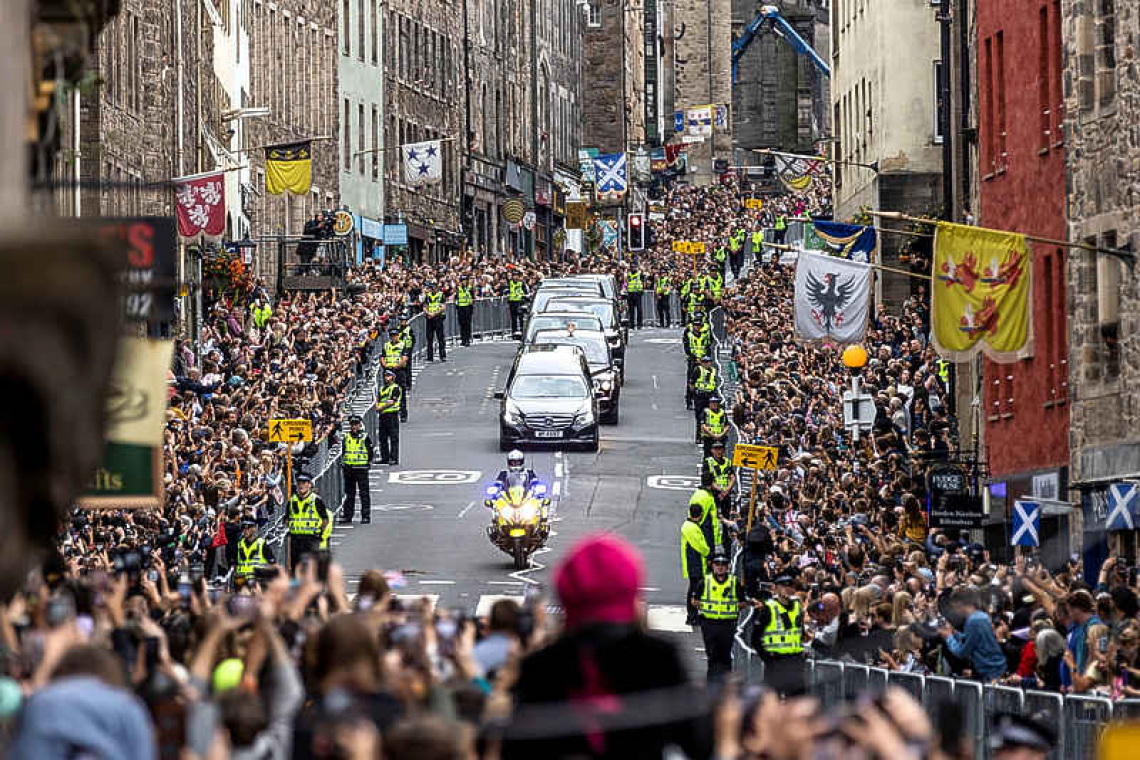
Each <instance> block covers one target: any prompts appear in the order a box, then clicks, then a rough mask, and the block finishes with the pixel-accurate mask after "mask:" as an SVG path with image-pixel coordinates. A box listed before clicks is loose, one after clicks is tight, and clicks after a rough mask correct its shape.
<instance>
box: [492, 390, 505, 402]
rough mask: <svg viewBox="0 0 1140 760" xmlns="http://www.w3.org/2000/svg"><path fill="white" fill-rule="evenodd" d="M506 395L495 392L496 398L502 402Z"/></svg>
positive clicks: (501, 392)
mask: <svg viewBox="0 0 1140 760" xmlns="http://www.w3.org/2000/svg"><path fill="white" fill-rule="evenodd" d="M506 395H507V394H505V393H504V392H503V391H495V398H497V399H499V400H500V401H501V400H503V399H504V398H505V397H506Z"/></svg>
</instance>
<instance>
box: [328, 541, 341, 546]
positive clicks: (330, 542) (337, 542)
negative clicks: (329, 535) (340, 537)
mask: <svg viewBox="0 0 1140 760" xmlns="http://www.w3.org/2000/svg"><path fill="white" fill-rule="evenodd" d="M329 546H340V541H329Z"/></svg>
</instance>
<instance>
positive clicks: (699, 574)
mask: <svg viewBox="0 0 1140 760" xmlns="http://www.w3.org/2000/svg"><path fill="white" fill-rule="evenodd" d="M703 512H704V509H703V508H702V507H701V505H700V504H690V505H689V517H688V519H686V520H685V522H684V523H682V524H681V577H682V578H684V579H685V580H686V581H688V583H689V588H688V590H687V591H686V592H685V612H686V613H687V614H686V615H685V625H696V624H697V623H699V622H700V619H699V618H698V617H697V610H698V609H699V608H700V603H701V588H702V585H701V584H702V582H703V581H704V578H705V572H706V571H707V570H708V567H707V565H708V557H709V550H710V547H709V544H708V541H707V540H706V539H705V534H704V532H703V531H702V530H701V518H702V517H703V516H704V515H703Z"/></svg>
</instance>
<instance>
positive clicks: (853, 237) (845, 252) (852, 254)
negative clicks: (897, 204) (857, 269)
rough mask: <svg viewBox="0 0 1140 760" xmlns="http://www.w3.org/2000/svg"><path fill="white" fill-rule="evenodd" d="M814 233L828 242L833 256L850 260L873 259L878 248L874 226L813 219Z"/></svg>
mask: <svg viewBox="0 0 1140 760" xmlns="http://www.w3.org/2000/svg"><path fill="white" fill-rule="evenodd" d="M812 227H813V228H814V230H815V234H816V235H817V236H819V238H820V239H822V240H824V241H825V242H826V243H828V246H829V250H830V251H831V253H832V254H833V255H835V256H840V257H842V258H845V259H851V260H852V261H860V262H869V261H873V260H874V259H875V257H876V253H877V251H878V249H879V235H878V232H876V230H875V228H874V227H863V226H861V225H858V224H842V223H840V222H827V221H821V220H815V221H813V222H812Z"/></svg>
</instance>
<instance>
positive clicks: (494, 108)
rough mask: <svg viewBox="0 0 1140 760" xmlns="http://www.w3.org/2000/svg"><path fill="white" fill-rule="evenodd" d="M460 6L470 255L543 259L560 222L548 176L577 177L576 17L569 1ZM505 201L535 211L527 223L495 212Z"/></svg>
mask: <svg viewBox="0 0 1140 760" xmlns="http://www.w3.org/2000/svg"><path fill="white" fill-rule="evenodd" d="M466 8H467V19H466V24H465V27H464V28H465V33H466V37H465V40H466V48H465V51H464V60H463V61H462V63H463V65H464V71H465V72H466V73H465V74H464V79H465V84H464V87H463V91H464V92H463V96H462V99H461V100H460V105H461V107H462V108H463V122H464V123H465V124H466V132H467V152H466V155H465V156H464V162H465V163H464V167H463V168H464V171H463V187H462V192H463V196H462V204H463V228H464V232H465V233H466V236H467V241H468V243H469V245H470V246H471V247H472V248H474V249H475V250H478V251H482V252H488V253H509V254H526V255H536V256H540V257H543V256H547V255H549V254H550V253H551V252H552V251H553V249H554V247H555V241H554V232H555V228H556V227H557V226H558V224H559V222H560V219H561V211H560V208H561V205H560V203H559V199H560V197H561V194H560V191H559V189H558V185H559V183H558V182H556V181H555V180H556V179H559V178H561V179H562V180H563V181H564V180H566V179H569V178H571V177H572V176H574V177H576V175H577V147H578V144H579V138H580V134H581V122H580V118H579V116H580V113H581V89H580V86H579V85H580V82H581V64H580V60H581V57H582V36H581V34H582V25H583V21H584V16H583V14H582V11H581V9H580V8H579V6H578V5H577V4H576V3H575V2H573V0H469V2H468V3H467V4H466ZM556 174H557V175H558V176H557V177H556ZM512 198H514V199H518V200H520V201H521V202H522V203H523V205H524V206H525V207H526V208H527V209H528V210H531V211H533V212H534V215H535V216H534V219H535V222H534V225H533V226H532V227H531V228H529V229H528V228H527V227H526V226H524V225H518V224H514V225H512V224H510V223H508V222H507V221H505V220H504V219H503V218H502V215H501V211H502V207H503V204H504V203H505V202H506V201H508V200H510V199H512Z"/></svg>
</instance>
